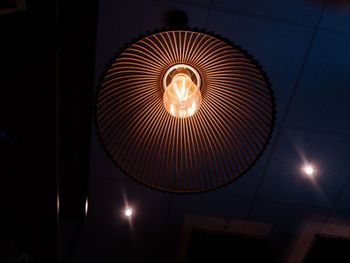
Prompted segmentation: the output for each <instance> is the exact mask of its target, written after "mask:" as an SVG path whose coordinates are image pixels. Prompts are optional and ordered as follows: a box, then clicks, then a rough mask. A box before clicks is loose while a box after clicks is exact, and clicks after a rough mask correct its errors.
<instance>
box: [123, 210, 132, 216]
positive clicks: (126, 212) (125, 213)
mask: <svg viewBox="0 0 350 263" xmlns="http://www.w3.org/2000/svg"><path fill="white" fill-rule="evenodd" d="M132 214H133V211H132V209H131V208H126V209H125V211H124V215H125V216H127V217H131V216H132Z"/></svg>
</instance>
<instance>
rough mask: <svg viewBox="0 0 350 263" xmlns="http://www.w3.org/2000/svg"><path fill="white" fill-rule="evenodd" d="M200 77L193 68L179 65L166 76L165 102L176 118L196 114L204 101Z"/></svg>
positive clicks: (165, 105) (167, 108) (164, 85)
mask: <svg viewBox="0 0 350 263" xmlns="http://www.w3.org/2000/svg"><path fill="white" fill-rule="evenodd" d="M200 83H201V80H200V76H199V74H198V72H197V71H196V70H195V69H194V68H193V67H191V66H189V65H185V64H177V65H175V66H173V67H171V68H170V69H169V70H168V71H167V72H166V73H165V75H164V83H163V88H164V95H163V102H164V107H165V109H166V110H167V111H168V112H169V113H170V114H171V115H172V116H174V117H178V118H186V117H189V116H192V115H194V114H195V113H196V111H197V110H198V108H199V106H200V102H201V100H202V95H201V91H200V89H199V88H200Z"/></svg>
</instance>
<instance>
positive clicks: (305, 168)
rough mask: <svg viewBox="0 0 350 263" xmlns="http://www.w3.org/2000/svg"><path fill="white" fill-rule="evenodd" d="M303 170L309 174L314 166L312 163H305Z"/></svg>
mask: <svg viewBox="0 0 350 263" xmlns="http://www.w3.org/2000/svg"><path fill="white" fill-rule="evenodd" d="M303 171H304V173H305V174H307V175H309V176H311V175H313V174H314V172H315V169H314V167H312V165H309V164H308V165H305V166H304V167H303Z"/></svg>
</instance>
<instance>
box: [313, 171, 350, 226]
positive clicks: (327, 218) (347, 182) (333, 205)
mask: <svg viewBox="0 0 350 263" xmlns="http://www.w3.org/2000/svg"><path fill="white" fill-rule="evenodd" d="M349 183H350V174H348V176H347V177H346V180H345V181H344V183H343V185H342V186H341V187H340V189H339V191H338V193H337V195H336V197H335V199H334V201H333V204H332V209H331V210H330V211H329V212H328V214H327V216H326V218H325V219H324V220H323V222H322V224H321V226H320V229H319V231H320V232H321V231H322V229H323V227H324V225H325V224H327V223H328V221H329V219H330V218H331V216H332V215H333V214H334V213H335V212H336V211H337V204H338V202H339V200H340V198H341V197H342V196H343V194H344V192H345V189H346V186H347V185H348V184H349Z"/></svg>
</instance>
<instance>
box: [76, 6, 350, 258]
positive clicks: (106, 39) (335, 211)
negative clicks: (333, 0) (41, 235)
mask: <svg viewBox="0 0 350 263" xmlns="http://www.w3.org/2000/svg"><path fill="white" fill-rule="evenodd" d="M343 4H346V2H345V1H343ZM177 9H180V10H184V11H185V12H186V13H187V14H188V17H189V25H190V26H191V27H199V28H205V29H206V30H208V31H214V32H215V33H217V34H221V35H222V36H224V37H227V38H229V39H231V40H232V41H234V42H235V43H236V44H238V45H241V46H242V47H243V48H244V49H246V50H247V51H248V52H249V53H250V54H252V55H253V56H254V57H255V58H256V59H257V60H258V61H259V62H260V64H261V65H262V66H263V67H264V69H265V71H266V72H267V74H268V76H269V77H270V81H271V83H272V86H273V90H274V92H275V96H276V102H277V124H276V127H275V130H274V133H273V135H272V141H271V143H270V144H269V146H268V147H267V149H266V150H265V152H264V154H263V156H262V158H261V159H260V160H259V161H258V163H257V164H256V165H255V166H254V167H253V168H252V169H251V170H250V171H249V172H248V173H247V174H246V175H245V176H243V177H242V178H240V179H238V180H237V181H234V182H233V183H232V184H230V185H228V186H226V187H223V188H220V189H219V190H215V191H212V192H208V193H202V194H195V195H171V194H165V193H161V192H158V191H155V190H152V189H148V188H146V187H144V186H142V185H140V184H138V183H136V182H134V181H133V180H131V179H129V178H128V177H127V176H125V175H124V174H122V172H121V171H120V170H118V169H117V168H116V167H114V166H113V164H112V162H111V161H110V160H109V159H108V157H107V155H106V154H105V153H104V151H103V149H102V147H101V145H100V144H99V142H98V140H97V137H96V135H95V134H93V135H92V138H91V157H90V184H89V212H88V217H87V220H86V222H85V226H84V229H83V232H82V234H81V237H80V240H79V242H78V245H77V248H76V251H75V254H74V256H73V260H72V262H80V261H81V262H118V259H123V262H136V261H139V262H151V261H152V262H172V261H173V260H174V258H175V257H176V255H177V253H178V251H179V249H180V248H181V246H182V245H183V243H182V242H181V240H182V239H181V237H182V232H181V231H182V230H183V229H184V222H185V218H187V217H188V216H189V215H191V214H192V215H193V214H195V215H197V216H205V218H207V221H210V220H209V219H210V218H220V219H223V220H228V221H229V220H233V221H231V222H236V223H231V225H233V226H234V228H235V231H236V232H235V233H247V234H249V233H253V232H254V231H257V230H256V225H257V224H265V225H269V226H270V227H269V231H268V233H267V235H268V239H269V241H270V242H271V245H272V247H273V249H274V250H275V251H276V254H277V256H278V258H279V259H280V261H288V260H289V261H288V262H290V260H291V259H290V258H291V257H292V254H293V253H296V252H295V251H293V248H294V247H295V244H296V243H297V242H298V240H300V236H301V235H302V233H304V232H305V225H310V224H312V226H313V228H312V229H313V230H312V231H313V233H315V232H321V231H322V229H323V228H325V227H327V226H329V225H338V226H342V225H346V224H348V225H349V224H350V103H349V101H350V9H349V8H348V7H347V6H346V5H342V6H334V5H330V4H329V3H324V2H323V1H306V0H288V1H287V0H285V1H275V0H268V1H256V0H245V1H243V0H192V1H185V0H178V1H175V0H173V1H171V0H167V1H165V0H148V1H144V0H128V1H111V0H100V6H99V16H98V17H99V18H98V30H97V45H96V46H97V48H96V76H95V78H96V83H98V79H99V78H100V77H101V74H102V71H103V70H104V69H105V66H106V65H107V64H108V62H109V60H110V59H111V58H112V57H113V55H114V53H115V52H117V51H118V50H119V48H121V47H123V46H124V45H125V43H127V42H129V41H131V40H132V38H134V37H137V36H138V35H139V34H143V33H145V32H147V31H152V30H153V29H155V28H161V27H162V26H165V23H164V21H165V15H166V14H167V13H168V12H169V11H171V10H177ZM305 162H310V163H313V164H314V165H315V166H316V168H317V172H316V176H315V177H314V178H313V179H310V178H307V177H305V176H304V175H303V174H302V173H301V171H300V168H301V166H302V165H303V164H304V163H305ZM127 203H128V204H130V205H132V206H133V207H134V209H135V216H134V217H133V219H132V222H131V223H130V222H128V221H127V220H125V218H123V217H122V214H121V211H122V209H123V208H124V207H125V205H126V204H127ZM208 218H209V219H208ZM237 222H240V223H237ZM219 225H220V224H219ZM219 229H220V227H219ZM223 230H224V229H223Z"/></svg>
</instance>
